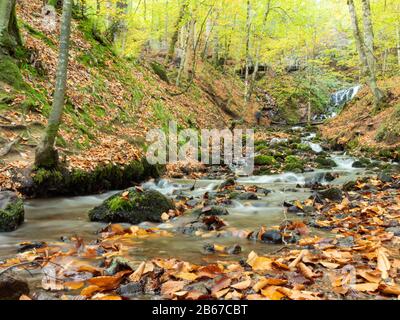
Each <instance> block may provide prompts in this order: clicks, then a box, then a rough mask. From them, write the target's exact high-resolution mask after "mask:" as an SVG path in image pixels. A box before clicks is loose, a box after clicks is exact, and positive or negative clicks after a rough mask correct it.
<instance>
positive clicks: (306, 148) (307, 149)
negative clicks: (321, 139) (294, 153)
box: [296, 143, 312, 152]
mask: <svg viewBox="0 0 400 320" xmlns="http://www.w3.org/2000/svg"><path fill="white" fill-rule="evenodd" d="M296 149H297V150H299V151H303V152H310V151H312V149H311V147H310V145H309V144H306V143H298V144H296Z"/></svg>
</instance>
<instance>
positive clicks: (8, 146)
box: [0, 137, 22, 157]
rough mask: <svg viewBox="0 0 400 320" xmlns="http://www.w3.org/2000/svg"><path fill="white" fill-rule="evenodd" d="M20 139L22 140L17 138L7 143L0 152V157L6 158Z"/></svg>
mask: <svg viewBox="0 0 400 320" xmlns="http://www.w3.org/2000/svg"><path fill="white" fill-rule="evenodd" d="M21 139H22V138H21V137H17V139H15V140H13V141H11V142H9V143H7V144H6V145H5V147H4V148H3V149H1V150H0V157H4V156H6V155H7V154H8V153H9V152H10V151H11V148H12V147H13V146H14V145H15V144H17V143H18V142H20V141H21Z"/></svg>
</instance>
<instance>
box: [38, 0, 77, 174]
mask: <svg viewBox="0 0 400 320" xmlns="http://www.w3.org/2000/svg"><path fill="white" fill-rule="evenodd" d="M71 15H72V0H64V1H63V13H62V18H61V34H60V51H59V57H58V66H57V73H56V83H55V91H54V97H53V104H52V108H51V112H50V116H49V119H48V123H47V128H46V131H45V133H44V136H43V139H42V141H41V143H40V144H39V146H38V148H37V149H36V155H35V165H36V166H37V167H45V168H53V167H56V166H57V165H58V152H57V150H56V149H55V147H54V144H55V140H56V137H57V133H58V129H59V126H60V122H61V116H62V112H63V108H64V98H65V89H66V83H67V70H68V54H69V44H70V33H71Z"/></svg>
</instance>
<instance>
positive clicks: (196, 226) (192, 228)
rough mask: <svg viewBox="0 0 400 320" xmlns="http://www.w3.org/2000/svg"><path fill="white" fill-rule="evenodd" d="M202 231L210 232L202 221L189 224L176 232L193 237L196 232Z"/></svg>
mask: <svg viewBox="0 0 400 320" xmlns="http://www.w3.org/2000/svg"><path fill="white" fill-rule="evenodd" d="M200 230H201V231H207V230H208V227H207V225H205V224H204V223H202V222H200V221H195V222H191V223H188V224H186V225H185V226H182V227H178V228H177V230H176V231H177V232H180V233H183V234H187V235H192V234H194V233H196V231H200Z"/></svg>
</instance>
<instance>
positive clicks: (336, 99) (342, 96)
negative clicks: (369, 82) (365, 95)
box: [331, 85, 361, 107]
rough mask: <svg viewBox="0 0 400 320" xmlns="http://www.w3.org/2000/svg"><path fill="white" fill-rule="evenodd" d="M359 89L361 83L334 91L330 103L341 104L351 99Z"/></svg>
mask: <svg viewBox="0 0 400 320" xmlns="http://www.w3.org/2000/svg"><path fill="white" fill-rule="evenodd" d="M360 89H361V85H357V86H354V87H351V88H349V89H344V90H340V91H337V92H335V93H334V94H332V96H331V104H332V105H333V106H334V107H340V106H342V105H343V104H345V103H346V102H348V101H351V100H352V99H353V98H354V97H355V96H356V95H357V93H358V92H359V91H360Z"/></svg>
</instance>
